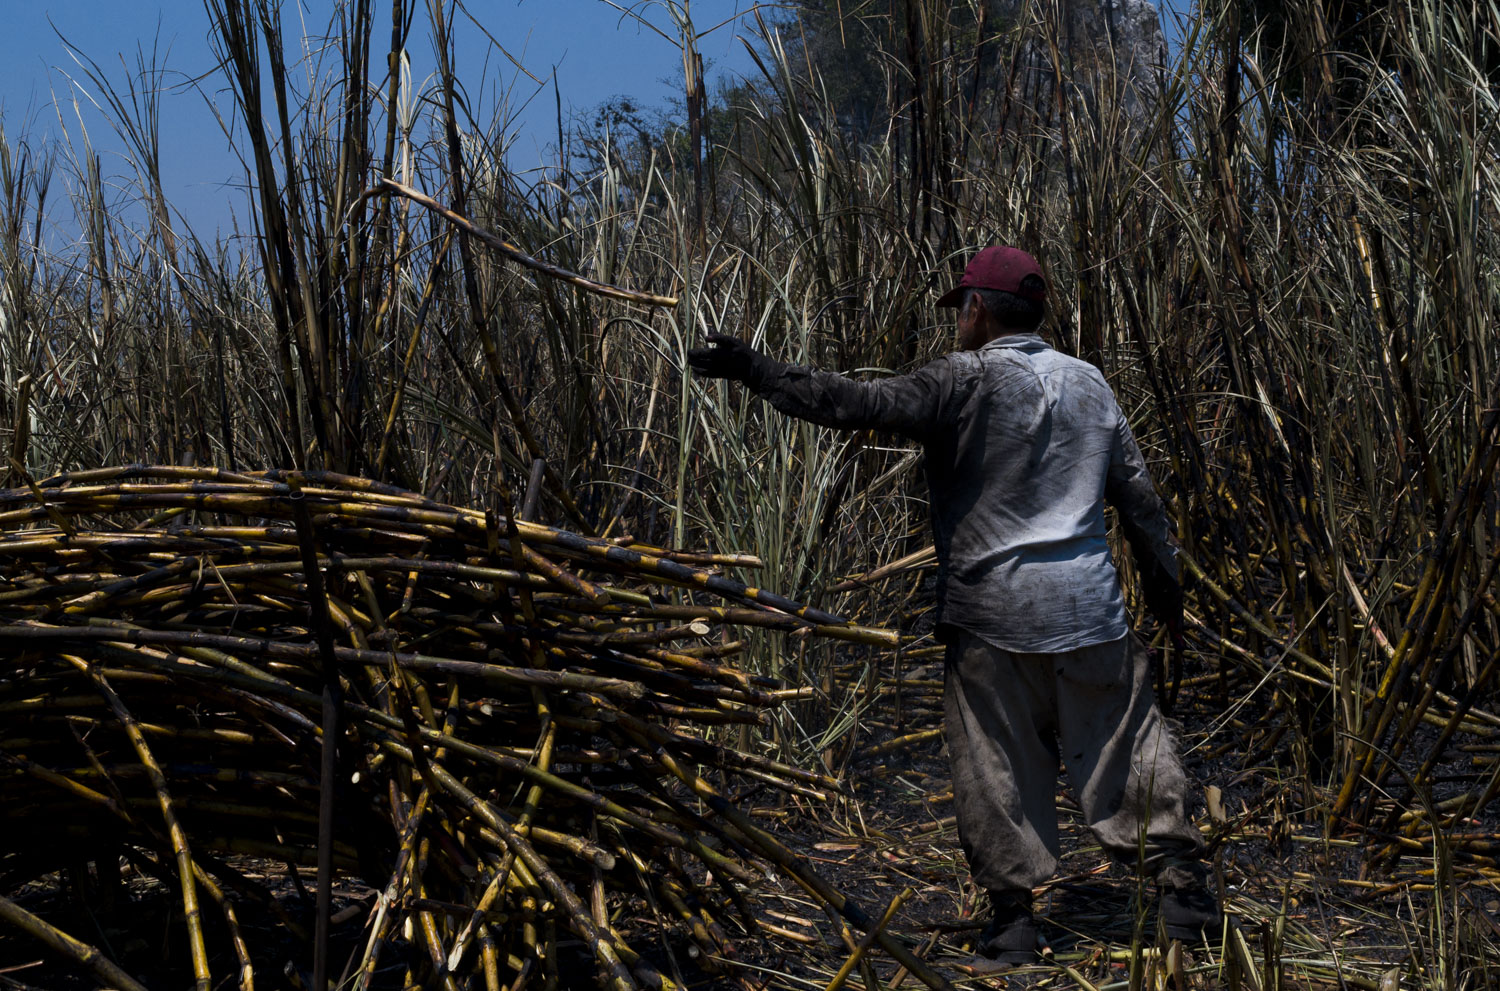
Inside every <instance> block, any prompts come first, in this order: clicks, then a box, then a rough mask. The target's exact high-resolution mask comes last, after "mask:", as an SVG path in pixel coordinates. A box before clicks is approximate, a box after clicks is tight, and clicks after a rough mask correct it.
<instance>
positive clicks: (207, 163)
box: [0, 0, 754, 236]
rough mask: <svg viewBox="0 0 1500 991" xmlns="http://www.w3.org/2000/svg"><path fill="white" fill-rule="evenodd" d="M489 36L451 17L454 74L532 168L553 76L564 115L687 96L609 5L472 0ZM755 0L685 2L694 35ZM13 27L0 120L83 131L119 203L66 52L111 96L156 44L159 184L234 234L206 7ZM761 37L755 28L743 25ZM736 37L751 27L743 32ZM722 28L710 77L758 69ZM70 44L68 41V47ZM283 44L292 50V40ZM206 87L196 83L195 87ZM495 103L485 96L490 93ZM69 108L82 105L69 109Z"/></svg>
mask: <svg viewBox="0 0 1500 991" xmlns="http://www.w3.org/2000/svg"><path fill="white" fill-rule="evenodd" d="M416 6H417V7H418V10H419V13H418V16H417V20H416V24H417V28H416V29H415V30H414V32H413V39H412V41H411V43H410V46H409V48H410V56H411V59H412V64H413V74H414V78H415V81H417V82H420V81H421V80H422V79H423V78H424V77H426V76H427V75H428V73H430V72H431V71H432V69H433V67H434V66H435V59H434V56H433V53H432V48H431V45H430V43H429V42H428V40H427V37H426V35H425V33H424V32H423V31H422V26H423V25H424V24H425V23H426V5H425V4H423V3H421V0H416ZM468 6H469V7H470V9H471V10H472V11H473V13H474V14H475V16H476V17H477V18H478V19H479V23H480V25H481V26H482V28H483V31H481V30H480V28H479V27H476V26H475V24H474V23H472V22H471V21H469V20H468V18H466V17H465V16H464V15H463V14H462V13H460V14H458V15H457V17H456V18H455V30H456V33H457V36H458V38H459V51H458V56H457V59H456V65H457V69H458V72H459V75H460V77H461V80H462V81H463V82H464V83H466V84H467V85H468V86H469V87H471V88H474V87H478V86H480V85H483V86H486V87H496V86H498V87H499V90H500V92H501V93H502V94H503V95H505V96H506V98H507V99H508V101H509V103H510V105H511V106H512V107H515V108H517V109H516V116H515V121H516V126H515V128H514V135H515V136H514V141H513V143H512V146H511V165H512V167H513V168H518V169H524V168H529V167H532V166H535V165H536V164H538V163H539V162H540V161H541V160H542V159H543V157H544V155H545V149H546V146H547V145H548V144H549V143H550V144H555V142H556V133H557V102H556V97H555V96H554V93H553V89H552V83H551V80H552V78H553V74H554V71H555V78H556V81H557V90H558V93H559V94H560V96H561V100H562V105H563V114H564V118H565V119H566V118H567V116H568V115H569V114H570V113H573V112H577V113H586V112H587V111H588V110H590V109H591V108H593V107H595V106H597V105H598V104H599V103H601V102H602V101H604V100H606V99H609V98H610V97H612V96H616V95H628V96H631V97H633V98H634V99H636V100H637V101H639V102H641V103H643V104H646V105H650V106H655V105H664V104H665V103H666V102H667V101H668V100H669V99H670V98H671V97H672V96H673V95H674V94H680V92H681V78H682V61H681V56H680V55H679V54H678V51H677V49H676V48H674V47H673V46H672V45H671V44H669V43H668V42H667V41H666V40H664V39H663V38H661V37H660V36H658V35H657V34H656V33H654V32H652V31H650V30H648V29H645V28H643V27H641V26H640V25H639V24H638V23H636V22H635V21H633V20H632V19H630V18H628V17H622V15H621V14H620V12H619V11H618V10H615V9H612V8H611V7H610V6H609V5H608V4H606V3H603V2H602V0H471V2H470V3H469V4H468ZM620 6H625V7H629V6H634V7H635V8H637V9H638V10H639V11H640V13H641V14H642V15H643V16H644V17H646V18H647V19H648V20H649V21H651V22H652V23H654V24H656V25H657V26H658V27H660V28H662V29H663V30H664V31H665V32H666V33H668V34H672V33H674V28H673V26H672V21H671V19H670V17H669V16H668V15H667V11H666V9H665V8H664V6H663V5H661V4H659V3H650V2H648V3H644V4H640V3H634V4H633V3H632V2H631V0H622V2H621V3H620ZM753 6H754V3H753V0H690V3H689V4H688V9H689V11H690V13H691V15H692V18H693V21H694V24H695V26H696V27H697V29H698V30H699V31H703V30H706V29H708V28H711V27H713V26H714V25H716V24H719V23H720V22H722V21H725V20H726V19H728V18H732V17H734V16H735V15H736V14H737V13H738V14H744V13H746V12H748V11H749V10H750V9H751V8H752V7H753ZM334 7H335V5H334V4H333V3H332V2H331V0H304V2H302V3H301V4H300V5H299V4H298V3H296V2H295V0H286V3H285V11H284V13H285V16H286V17H287V18H288V31H289V34H292V33H300V31H298V30H297V29H296V24H297V21H296V19H297V18H302V19H305V21H306V24H307V26H308V28H309V30H310V31H311V32H313V33H315V34H318V33H321V32H322V31H323V30H324V28H325V27H326V25H327V23H328V18H329V16H330V13H331V12H332V11H333V9H334ZM3 9H4V11H5V20H6V25H5V30H4V31H3V32H0V123H3V125H4V128H5V132H6V135H7V137H8V138H9V139H10V140H11V141H15V140H17V139H18V138H22V137H25V138H26V139H27V140H28V141H29V142H30V143H31V144H32V145H36V146H39V145H41V144H43V143H45V142H52V143H53V144H54V146H55V144H56V142H57V140H58V135H59V133H60V131H61V130H62V129H63V128H66V130H67V131H68V132H69V133H71V134H73V135H75V136H76V135H77V133H78V132H79V129H80V119H81V122H82V126H83V127H84V128H86V129H87V132H88V135H89V138H90V140H91V141H92V143H93V147H94V148H95V150H96V151H98V152H99V153H100V154H101V155H102V156H103V160H102V165H103V171H104V173H105V175H106V176H111V175H112V176H114V177H115V179H116V181H117V185H120V186H121V187H122V188H120V190H119V193H118V195H119V197H120V201H121V202H122V203H127V202H129V201H131V200H133V199H134V196H133V195H132V193H131V191H130V190H128V189H126V188H123V186H124V184H128V183H129V182H130V181H131V176H132V171H131V169H130V167H129V164H128V163H127V162H126V161H125V160H124V159H122V158H121V157H120V153H121V152H122V150H123V148H124V143H123V142H122V141H121V140H120V139H119V138H118V137H117V136H116V135H115V134H114V133H112V131H111V129H110V126H109V123H108V122H107V120H106V119H105V117H104V116H102V115H101V114H100V113H99V112H97V111H96V110H95V109H94V107H93V106H92V104H91V100H92V99H97V97H98V93H97V89H96V87H94V86H93V85H92V84H90V83H89V82H88V81H87V76H86V74H85V73H84V72H83V70H82V69H81V68H80V66H79V64H78V63H77V62H76V61H75V60H74V58H73V56H72V55H71V54H70V52H69V45H71V47H72V48H74V49H76V50H77V51H79V52H81V53H83V54H84V55H87V56H88V57H89V58H91V59H93V61H95V62H97V63H98V64H99V65H100V67H101V68H103V69H104V70H105V72H106V74H107V75H108V77H109V78H110V80H111V81H112V82H113V83H115V84H116V85H117V86H118V85H119V84H121V83H123V82H125V81H126V80H127V79H129V78H130V77H131V76H133V75H134V73H135V65H136V59H137V53H138V51H139V50H140V49H144V50H145V52H146V53H147V56H148V59H149V55H150V52H151V50H152V48H153V46H155V48H156V51H157V59H156V61H157V64H158V65H159V66H161V67H164V68H165V69H166V70H167V72H166V74H165V75H164V77H163V82H164V83H165V85H166V87H167V91H166V92H165V93H164V95H163V97H162V115H161V116H162V126H161V145H162V157H161V161H162V172H163V185H164V186H165V187H166V190H167V193H168V197H169V199H170V200H171V201H172V204H173V206H174V207H175V208H177V209H178V210H180V211H181V212H182V213H183V214H184V215H185V216H186V217H187V218H188V219H189V221H190V222H191V223H192V225H193V227H194V228H195V229H197V230H198V233H199V234H200V235H205V236H211V235H212V234H213V232H214V230H215V229H216V228H227V226H228V221H229V204H230V203H233V204H234V207H235V209H236V210H239V211H241V213H242V212H243V206H242V198H241V196H240V194H239V193H237V192H235V191H234V190H233V189H232V188H231V187H230V186H229V185H228V184H230V183H234V182H237V181H239V180H240V179H241V177H242V175H243V173H242V170H241V168H240V166H239V163H238V162H237V161H236V160H235V158H234V157H233V155H232V154H231V153H230V151H229V147H228V142H227V140H226V139H225V137H224V134H223V132H222V130H221V128H220V126H219V124H218V123H217V121H216V119H215V115H214V112H213V110H212V108H211V106H210V103H211V102H217V103H218V104H219V105H220V106H222V107H225V108H227V107H229V106H230V104H231V97H230V94H229V93H228V92H226V91H224V90H223V88H222V87H223V83H222V81H221V80H220V79H219V78H218V77H216V76H214V75H212V74H211V70H212V68H213V65H214V58H213V54H212V50H211V49H210V46H209V44H208V40H207V39H208V34H209V21H208V15H207V13H206V12H205V10H204V5H203V2H202V0H45V2H29V0H4V2H3ZM376 11H377V13H376V16H377V18H379V19H380V20H379V21H378V24H377V28H376V32H375V42H374V43H375V46H376V53H377V60H380V59H383V55H384V52H385V47H384V46H385V45H386V43H387V41H388V39H389V16H390V5H389V3H388V2H386V0H378V2H377V3H376ZM740 23H741V24H745V25H747V27H748V28H753V18H748V19H744V20H742V21H741V22H740ZM741 30H745V29H744V28H742V29H741ZM484 32H488V33H489V34H490V35H491V36H493V37H494V39H495V40H496V41H498V42H499V43H500V44H502V45H504V46H505V48H506V49H507V50H508V51H509V52H510V54H512V55H514V56H516V58H517V59H518V60H519V61H520V62H521V63H522V64H523V65H524V66H525V67H526V69H527V70H528V71H529V72H530V73H531V74H532V75H533V76H536V77H538V78H540V79H543V80H546V81H547V84H546V86H545V87H539V86H538V85H537V84H536V83H535V82H533V81H531V80H530V79H528V78H527V77H526V76H525V75H522V74H521V73H520V72H518V71H517V70H516V69H515V67H514V66H513V65H512V64H511V63H510V62H509V61H507V60H506V59H505V58H504V56H501V55H500V54H499V53H497V52H494V51H493V50H488V51H487V49H489V43H488V41H487V40H486V39H485V36H484ZM735 32H736V27H735V25H728V26H725V27H722V28H720V29H719V30H717V31H714V32H712V33H711V34H709V35H708V36H707V37H704V38H702V39H701V40H700V42H699V46H700V50H701V51H702V52H703V55H704V58H705V59H706V60H707V61H708V62H709V63H710V69H709V75H710V79H711V84H712V80H713V78H714V77H716V76H717V75H719V74H721V73H723V72H726V71H727V72H731V73H742V72H745V71H747V70H748V69H749V68H750V61H749V59H748V58H747V57H746V55H745V53H744V46H743V44H741V43H740V42H739V41H738V40H737V39H736V37H735ZM64 39H66V43H65V42H64ZM288 43H289V44H290V43H291V39H290V38H289V40H288ZM481 76H482V77H483V78H481ZM200 78H201V79H202V82H201V83H200V84H199V85H197V86H196V87H195V86H194V85H193V84H192V83H191V82H190V81H191V80H193V79H200ZM486 95H489V94H486ZM75 107H76V108H77V109H75ZM63 180H64V176H63V175H62V174H61V173H59V174H58V175H57V177H56V178H55V179H54V184H53V190H52V196H53V197H54V198H58V197H60V195H61V194H63V193H64V192H65V190H64V189H63V188H61V187H62V184H63Z"/></svg>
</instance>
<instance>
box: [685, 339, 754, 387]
mask: <svg viewBox="0 0 1500 991" xmlns="http://www.w3.org/2000/svg"><path fill="white" fill-rule="evenodd" d="M707 340H708V343H709V344H710V345H712V346H711V347H706V348H693V349H691V350H690V351H688V365H689V367H691V368H692V369H693V371H694V372H696V373H697V374H699V375H707V376H708V377H709V378H716V379H729V380H730V381H733V382H752V383H753V380H754V379H755V377H756V373H757V372H758V371H759V370H760V369H761V368H762V367H763V366H764V365H765V364H766V356H765V355H763V354H761V353H760V352H759V351H757V350H755V349H754V348H752V347H751V346H750V345H748V344H746V343H745V342H744V341H742V340H740V339H739V338H738V337H731V336H730V335H728V334H709V335H708V338H707Z"/></svg>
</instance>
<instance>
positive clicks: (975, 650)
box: [688, 247, 1219, 970]
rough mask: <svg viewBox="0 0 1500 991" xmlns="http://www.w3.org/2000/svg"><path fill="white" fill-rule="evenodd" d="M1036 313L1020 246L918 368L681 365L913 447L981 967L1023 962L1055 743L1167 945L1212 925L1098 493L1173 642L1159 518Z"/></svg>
mask: <svg viewBox="0 0 1500 991" xmlns="http://www.w3.org/2000/svg"><path fill="white" fill-rule="evenodd" d="M1045 300H1046V283H1045V281H1044V280H1043V278H1042V274H1041V271H1040V269H1039V268H1038V266H1037V263H1036V260H1035V259H1034V258H1032V257H1031V255H1029V254H1027V253H1026V252H1024V251H1021V250H1019V249H1017V248H1009V247H990V248H985V249H984V250H983V251H981V252H979V253H978V254H977V255H976V256H975V257H974V259H973V261H971V262H970V263H969V266H968V268H967V269H966V270H965V271H964V275H963V279H962V280H961V281H960V283H959V285H958V286H957V287H955V288H954V289H952V290H950V291H949V292H948V293H946V294H944V295H943V297H942V298H941V299H939V300H938V305H939V306H945V307H957V308H958V334H957V345H958V350H956V351H955V352H954V353H952V354H948V355H945V356H944V357H942V358H939V359H937V360H936V361H934V362H932V363H931V364H929V365H927V366H925V367H923V368H921V369H918V370H917V371H915V372H913V373H911V374H910V375H902V376H897V377H892V378H884V379H879V380H875V381H871V382H857V381H854V380H852V379H848V378H845V377H844V376H842V375H838V374H836V373H832V372H826V371H820V370H817V369H813V368H803V367H794V366H790V365H785V364H782V363H781V362H778V361H775V360H773V359H771V358H769V357H767V356H765V355H763V354H760V353H759V352H757V351H755V350H754V349H752V348H750V347H749V346H748V345H746V344H745V343H744V342H742V341H740V340H738V339H736V338H733V337H729V336H726V335H723V334H712V335H710V336H709V338H708V340H709V342H710V344H711V345H712V346H711V347H707V348H696V349H694V350H692V351H690V352H689V353H688V360H689V363H690V365H691V366H692V369H693V370H694V371H695V372H697V373H699V374H701V375H707V376H712V377H717V378H727V379H733V380H737V381H740V382H743V383H744V384H745V385H747V386H749V387H750V388H751V389H754V390H755V391H756V392H757V393H759V394H760V396H761V397H762V398H764V399H765V400H767V401H768V402H769V403H770V404H771V405H772V406H775V407H776V408H777V409H778V410H781V411H782V412H784V413H787V414H789V415H791V416H795V417H799V418H801V419H804V420H809V421H811V422H813V423H818V424H822V425H824V426H829V427H838V428H844V429H872V428H873V429H882V430H890V431H894V432H896V433H898V434H903V435H905V436H907V437H910V438H913V439H915V440H918V441H920V442H921V443H922V444H923V445H924V447H925V450H926V472H927V480H928V484H929V489H930V497H931V506H932V529H933V536H934V538H935V543H936V546H937V558H938V582H937V598H938V627H937V629H938V635H939V637H940V638H941V639H943V640H944V641H945V642H946V643H947V645H948V649H947V660H946V677H945V688H944V714H945V735H946V738H947V742H948V748H949V753H950V758H951V760H952V764H953V791H954V801H955V805H956V811H957V816H958V830H959V838H960V841H961V843H962V844H963V848H964V853H965V855H966V856H967V857H968V861H969V867H970V871H971V873H972V874H973V877H974V881H975V883H976V884H978V885H980V886H982V887H984V888H986V889H987V890H988V891H989V893H990V901H991V904H992V906H993V908H994V916H993V919H992V920H991V922H990V923H989V925H988V927H987V928H986V929H985V930H984V932H983V934H982V935H981V938H980V942H979V947H978V953H979V955H978V957H977V958H976V961H975V963H976V969H980V970H999V969H1004V968H1006V967H1009V966H1013V965H1016V964H1022V963H1027V962H1033V961H1035V960H1036V954H1037V947H1038V945H1039V940H1038V932H1037V927H1036V923H1035V920H1034V918H1033V916H1032V910H1031V901H1032V889H1033V888H1034V887H1036V886H1037V885H1039V884H1041V883H1043V882H1044V881H1046V880H1047V879H1048V878H1049V877H1051V875H1052V873H1053V870H1054V869H1055V867H1056V865H1057V855H1058V842H1057V813H1056V807H1055V804H1054V803H1055V792H1056V782H1057V764H1058V758H1059V750H1060V752H1061V753H1060V756H1061V758H1062V760H1063V763H1064V765H1065V766H1066V768H1067V772H1068V775H1069V778H1070V780H1071V781H1072V784H1073V788H1074V790H1075V792H1076V793H1077V796H1078V801H1079V804H1080V806H1081V807H1082V809H1083V813H1084V816H1085V818H1086V819H1087V821H1088V824H1089V826H1090V827H1091V828H1092V829H1093V831H1094V833H1095V835H1096V836H1097V837H1098V839H1099V842H1100V844H1101V845H1102V846H1103V848H1104V849H1105V851H1106V852H1108V854H1109V855H1110V856H1111V857H1112V858H1113V859H1115V860H1116V861H1117V862H1120V863H1123V864H1126V865H1129V866H1131V867H1133V868H1138V869H1140V870H1142V871H1143V872H1145V873H1146V874H1147V875H1148V876H1151V877H1154V878H1155V879H1156V882H1157V887H1158V889H1159V890H1160V892H1161V900H1160V915H1161V919H1162V922H1163V924H1164V928H1165V930H1166V933H1167V935H1168V936H1169V937H1170V938H1174V939H1184V940H1188V941H1193V940H1196V939H1198V938H1201V936H1202V934H1203V933H1204V931H1205V930H1207V931H1208V933H1209V935H1216V934H1217V930H1218V927H1219V910H1218V903H1217V900H1216V899H1215V898H1214V897H1213V896H1212V895H1211V894H1210V893H1209V891H1208V888H1207V873H1208V872H1207V871H1206V869H1205V868H1204V865H1203V864H1202V862H1201V855H1202V849H1203V846H1202V841H1201V838H1200V836H1199V834H1198V831H1197V830H1196V829H1195V828H1194V827H1193V825H1192V823H1191V821H1190V820H1189V818H1188V815H1187V808H1186V807H1187V791H1188V782H1187V778H1186V776H1185V774H1184V773H1183V769H1182V764H1181V762H1180V760H1179V758H1178V755H1177V749H1176V745H1175V743H1174V741H1173V740H1172V738H1171V735H1170V732H1169V730H1168V728H1167V727H1166V725H1165V723H1164V721H1163V720H1162V717H1161V714H1160V713H1159V712H1158V711H1157V708H1156V706H1155V704H1154V701H1153V698H1152V692H1151V687H1150V673H1149V671H1150V668H1149V661H1148V658H1147V654H1146V652H1145V650H1144V648H1143V647H1142V646H1141V644H1140V642H1139V641H1138V640H1136V639H1135V637H1134V636H1132V635H1131V634H1130V631H1129V630H1128V629H1127V627H1126V620H1125V604H1124V599H1123V597H1122V595H1121V592H1120V586H1119V581H1118V577H1117V575H1116V572H1115V567H1114V564H1113V563H1112V562H1111V560H1110V555H1109V547H1108V544H1107V543H1106V539H1105V529H1106V527H1105V519H1104V503H1105V502H1106V501H1108V502H1109V503H1110V504H1112V505H1113V506H1114V507H1115V509H1116V510H1117V511H1118V513H1119V519H1120V522H1121V525H1122V526H1123V528H1124V532H1125V534H1126V537H1127V539H1128V540H1129V541H1130V544H1131V547H1132V549H1133V551H1134V552H1135V557H1136V560H1137V563H1138V565H1139V570H1140V572H1141V575H1142V581H1143V587H1144V591H1145V593H1146V600H1147V604H1148V605H1149V606H1150V608H1151V610H1152V611H1153V612H1154V613H1155V614H1156V616H1157V618H1158V619H1159V620H1161V621H1162V622H1163V623H1164V624H1166V625H1167V626H1168V627H1169V629H1171V630H1172V632H1173V633H1174V634H1175V633H1177V632H1178V631H1179V630H1180V628H1181V623H1182V590H1181V587H1180V586H1179V584H1178V581H1177V560H1176V553H1175V551H1174V549H1173V547H1172V543H1171V538H1170V536H1169V533H1168V527H1167V518H1166V512H1165V510H1164V508H1163V506H1162V503H1161V500H1160V498H1158V496H1157V494H1156V490H1155V488H1154V486H1153V485H1152V482H1151V477H1150V475H1149V474H1148V473H1147V471H1146V466H1145V463H1144V462H1143V460H1142V458H1141V453H1140V450H1139V449H1138V448H1137V446H1136V443H1135V439H1134V437H1133V436H1132V435H1131V432H1130V428H1129V426H1128V425H1127V424H1126V422H1125V417H1124V416H1123V415H1122V414H1121V412H1120V408H1119V406H1118V404H1117V403H1116V402H1115V398H1114V394H1113V393H1112V392H1111V391H1110V388H1109V386H1108V384H1106V382H1105V381H1104V377H1103V376H1102V375H1101V374H1100V373H1099V371H1098V369H1096V368H1094V367H1093V366H1092V365H1089V364H1087V363H1085V362H1082V361H1079V360H1077V359H1074V358H1070V357H1067V356H1065V355H1063V354H1060V353H1058V352H1057V351H1054V350H1053V349H1052V348H1051V347H1049V346H1048V344H1047V343H1046V342H1045V341H1044V340H1043V339H1042V338H1041V337H1040V336H1038V333H1037V330H1038V328H1039V327H1040V325H1041V321H1042V317H1043V315H1044V312H1045V308H1046V302H1045Z"/></svg>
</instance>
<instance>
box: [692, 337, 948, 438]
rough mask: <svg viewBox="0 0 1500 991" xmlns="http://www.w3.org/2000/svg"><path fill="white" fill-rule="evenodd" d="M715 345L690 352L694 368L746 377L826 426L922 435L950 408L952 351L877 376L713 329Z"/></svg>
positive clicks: (782, 404) (785, 408)
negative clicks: (774, 350)
mask: <svg viewBox="0 0 1500 991" xmlns="http://www.w3.org/2000/svg"><path fill="white" fill-rule="evenodd" d="M708 341H709V344H710V345H711V346H710V347H706V348H694V349H692V350H691V351H689V352H688V363H689V365H691V366H692V369H693V371H694V372H696V373H698V374H699V375H707V376H711V377H714V378H727V379H731V380H733V381H737V382H743V383H744V384H745V385H747V386H749V387H750V388H751V389H753V390H755V392H756V393H758V394H759V395H760V396H761V397H762V398H764V399H765V400H766V401H767V402H769V403H770V404H771V405H772V406H774V407H776V408H777V409H779V410H780V411H781V412H783V413H786V414H787V415H788V416H795V417H797V418H798V419H799V420H807V421H809V422H811V423H816V424H819V425H821V426H825V427H837V428H840V429H844V430H860V429H871V430H890V431H893V432H895V433H899V434H904V435H905V436H908V437H915V438H919V439H920V438H922V437H925V436H926V435H928V434H929V433H931V432H932V431H933V430H934V429H935V428H936V427H938V426H939V425H941V423H942V417H943V412H944V410H947V409H951V408H952V404H951V402H950V400H951V399H952V396H953V392H954V388H955V379H956V377H957V376H956V372H957V369H956V368H955V366H954V362H953V359H952V357H951V356H949V357H947V358H939V359H938V360H937V361H934V362H932V363H931V364H929V365H926V366H925V367H923V368H920V369H918V370H917V371H915V372H913V373H912V374H910V375H896V376H892V377H890V378H884V379H877V380H875V381H873V382H856V381H855V380H853V379H850V378H846V377H845V376H843V375H840V374H838V373H837V372H825V371H821V370H819V369H816V368H808V367H805V366H802V365H788V364H785V363H783V362H780V361H776V360H775V359H773V358H770V357H767V356H766V355H763V354H761V353H760V352H759V351H756V350H755V349H754V348H752V347H750V346H749V345H748V344H746V343H745V342H744V341H742V340H740V339H739V338H737V337H730V336H729V335H727V334H710V335H708Z"/></svg>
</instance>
